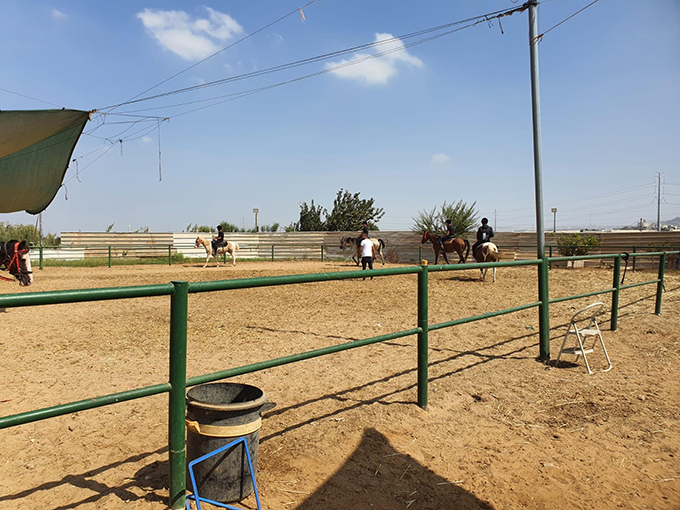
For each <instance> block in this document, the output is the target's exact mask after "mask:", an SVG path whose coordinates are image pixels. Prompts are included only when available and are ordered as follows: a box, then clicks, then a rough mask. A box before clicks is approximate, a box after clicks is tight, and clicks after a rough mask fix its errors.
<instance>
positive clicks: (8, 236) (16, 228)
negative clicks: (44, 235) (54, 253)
mask: <svg viewBox="0 0 680 510" xmlns="http://www.w3.org/2000/svg"><path fill="white" fill-rule="evenodd" d="M12 239H16V240H17V241H22V240H24V239H26V240H28V242H29V243H36V244H37V243H39V242H40V234H39V233H38V231H37V230H36V229H35V227H34V226H33V225H22V224H21V223H18V224H16V225H12V224H11V223H9V222H3V221H0V241H2V242H7V241H10V240H12Z"/></svg>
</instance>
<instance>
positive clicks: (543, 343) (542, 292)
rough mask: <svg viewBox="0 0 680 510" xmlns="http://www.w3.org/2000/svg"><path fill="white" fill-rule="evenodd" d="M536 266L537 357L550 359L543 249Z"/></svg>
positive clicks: (545, 261)
mask: <svg viewBox="0 0 680 510" xmlns="http://www.w3.org/2000/svg"><path fill="white" fill-rule="evenodd" d="M540 258H541V263H540V264H539V266H538V300H539V301H540V302H541V304H540V305H539V306H538V338H539V340H538V342H539V357H540V358H541V360H543V361H548V360H549V359H550V291H549V283H548V264H547V262H548V261H547V259H546V256H545V249H544V251H543V254H542V255H541V257H540Z"/></svg>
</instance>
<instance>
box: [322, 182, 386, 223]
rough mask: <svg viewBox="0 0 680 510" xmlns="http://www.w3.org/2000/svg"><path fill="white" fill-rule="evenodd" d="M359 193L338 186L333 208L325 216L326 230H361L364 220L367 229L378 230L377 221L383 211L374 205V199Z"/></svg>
mask: <svg viewBox="0 0 680 510" xmlns="http://www.w3.org/2000/svg"><path fill="white" fill-rule="evenodd" d="M359 195H360V193H354V194H352V193H350V192H349V191H347V190H344V189H342V188H340V191H338V194H337V196H336V197H335V200H334V201H333V210H332V211H331V213H330V214H329V215H328V216H327V217H326V229H327V230H329V231H348V230H361V227H362V224H363V222H364V221H366V222H368V228H369V229H371V230H378V226H377V223H378V222H379V221H380V218H382V217H383V215H384V214H385V212H384V211H383V209H382V208H377V207H375V205H374V204H375V199H373V198H369V199H362V198H359Z"/></svg>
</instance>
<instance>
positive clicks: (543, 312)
mask: <svg viewBox="0 0 680 510" xmlns="http://www.w3.org/2000/svg"><path fill="white" fill-rule="evenodd" d="M536 5H537V0H528V2H527V6H528V7H529V59H530V62H531V118H532V124H533V135H534V136H533V138H534V187H535V193H536V246H537V253H536V255H537V258H538V259H539V260H541V262H542V263H541V265H540V266H538V300H539V301H540V302H541V304H540V305H539V308H538V323H539V346H540V347H539V349H540V358H541V359H542V360H543V361H548V360H549V359H550V308H549V306H550V305H549V302H548V301H549V299H550V298H549V292H548V259H547V258H546V256H545V232H544V231H543V175H542V172H543V168H542V167H543V162H542V156H541V99H540V91H539V85H538V23H537V19H536V17H537V12H536Z"/></svg>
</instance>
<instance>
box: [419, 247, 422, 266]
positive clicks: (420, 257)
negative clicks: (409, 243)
mask: <svg viewBox="0 0 680 510" xmlns="http://www.w3.org/2000/svg"><path fill="white" fill-rule="evenodd" d="M422 263H423V247H422V245H421V246H418V265H420V264H422Z"/></svg>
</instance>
